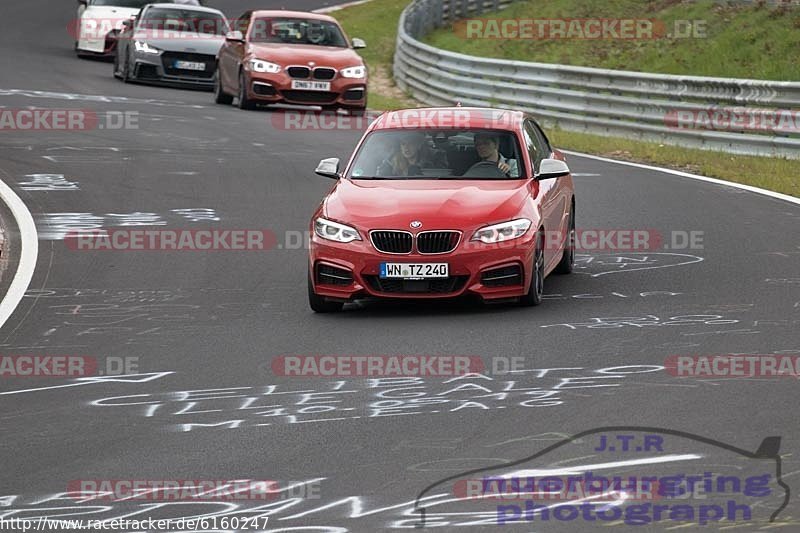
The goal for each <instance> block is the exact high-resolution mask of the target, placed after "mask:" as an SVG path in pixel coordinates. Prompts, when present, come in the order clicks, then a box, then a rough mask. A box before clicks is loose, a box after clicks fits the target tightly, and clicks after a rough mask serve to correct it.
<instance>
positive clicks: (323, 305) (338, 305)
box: [308, 269, 344, 313]
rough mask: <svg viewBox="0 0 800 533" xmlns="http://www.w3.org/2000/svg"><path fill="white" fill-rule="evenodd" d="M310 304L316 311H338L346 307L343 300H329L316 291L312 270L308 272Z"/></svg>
mask: <svg viewBox="0 0 800 533" xmlns="http://www.w3.org/2000/svg"><path fill="white" fill-rule="evenodd" d="M308 305H309V307H311V310H312V311H314V312H315V313H338V312H339V311H341V310H342V308H343V307H344V303H342V302H329V301H327V300H326V299H325V298H324V297H322V296H319V295H318V294H317V293H316V292H314V286H313V285H312V283H311V270H310V269H309V272H308Z"/></svg>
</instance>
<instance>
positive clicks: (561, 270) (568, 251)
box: [553, 203, 575, 275]
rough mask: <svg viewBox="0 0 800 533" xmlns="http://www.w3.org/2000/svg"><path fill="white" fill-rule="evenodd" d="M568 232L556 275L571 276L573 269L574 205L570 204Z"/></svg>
mask: <svg viewBox="0 0 800 533" xmlns="http://www.w3.org/2000/svg"><path fill="white" fill-rule="evenodd" d="M567 231H568V232H569V234H568V237H567V242H566V244H565V245H564V246H566V248H565V249H564V254H563V255H562V256H561V261H559V262H558V265H557V266H556V268H555V270H553V272H555V273H556V274H562V275H563V274H571V273H572V271H573V269H574V268H575V204H574V203H573V204H572V212H571V213H570V214H569V229H568V230H567Z"/></svg>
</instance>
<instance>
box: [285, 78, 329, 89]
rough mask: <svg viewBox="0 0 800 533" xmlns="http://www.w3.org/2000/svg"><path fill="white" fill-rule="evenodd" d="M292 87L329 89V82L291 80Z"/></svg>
mask: <svg viewBox="0 0 800 533" xmlns="http://www.w3.org/2000/svg"><path fill="white" fill-rule="evenodd" d="M292 89H304V90H306V91H330V90H331V82H329V81H302V80H292Z"/></svg>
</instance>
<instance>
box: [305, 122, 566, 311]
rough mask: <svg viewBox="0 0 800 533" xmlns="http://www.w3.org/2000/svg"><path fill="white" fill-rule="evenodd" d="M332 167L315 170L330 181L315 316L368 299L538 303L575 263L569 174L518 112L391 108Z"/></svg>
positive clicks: (312, 255) (318, 218)
mask: <svg viewBox="0 0 800 533" xmlns="http://www.w3.org/2000/svg"><path fill="white" fill-rule="evenodd" d="M339 167H340V165H339V160H338V159H335V158H332V159H323V160H322V161H320V164H319V166H318V167H317V170H316V173H317V174H320V175H322V176H325V177H329V178H333V179H335V180H337V182H336V185H335V186H334V187H333V189H332V190H331V191H330V193H328V195H327V196H326V197H325V198H324V200H323V201H322V203H321V204H320V206H319V208H318V209H317V211H316V212H315V213H314V216H313V218H312V219H311V245H310V252H309V275H308V297H309V303H310V305H311V308H312V309H313V310H314V311H316V312H334V311H339V310H341V309H342V307H343V304H344V303H345V302H348V301H352V300H356V299H359V298H368V297H378V298H412V299H413V298H415V299H424V298H450V297H455V296H461V295H464V294H472V295H477V296H479V297H480V298H482V299H483V301H486V302H489V301H504V300H510V299H516V300H519V301H520V302H521V303H522V304H524V305H538V304H540V303H541V301H542V291H543V284H544V279H545V277H546V276H547V275H549V274H550V273H551V272H556V273H563V274H566V273H569V272H571V271H572V269H573V265H574V257H575V256H574V246H573V243H574V238H575V194H574V187H573V183H572V176H571V175H570V171H569V168H568V167H567V164H566V161H565V157H564V155H563V154H562V153H561V152H559V151H558V150H556V149H554V148H552V147H551V146H550V143H549V141H548V140H547V137H546V136H545V134H544V132H543V131H542V129H541V128H540V127H539V125H538V124H537V123H536V121H535V120H534V119H533V118H532V117H530V116H528V115H526V114H524V113H521V112H517V111H507V110H498V109H479V108H465V107H452V108H433V109H408V110H402V111H391V112H387V113H384V114H383V115H381V116H380V117H378V119H376V120H375V122H373V123H372V124H371V125H370V127H369V128H368V129H367V131H366V133H365V134H364V136H363V137H362V139H361V141H360V142H359V144H358V146H357V148H356V150H355V152H354V154H353V156H352V158H351V159H350V162H349V163H348V164H347V166H346V167H345V168H344V170H340V168H339ZM546 237H547V238H546Z"/></svg>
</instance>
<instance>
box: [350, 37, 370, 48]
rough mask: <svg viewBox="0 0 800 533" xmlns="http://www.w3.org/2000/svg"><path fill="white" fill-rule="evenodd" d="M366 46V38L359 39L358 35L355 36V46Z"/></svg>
mask: <svg viewBox="0 0 800 533" xmlns="http://www.w3.org/2000/svg"><path fill="white" fill-rule="evenodd" d="M366 47H367V43H366V42H365V41H364V39H359V38H358V37H353V48H356V49H358V48H366Z"/></svg>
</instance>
